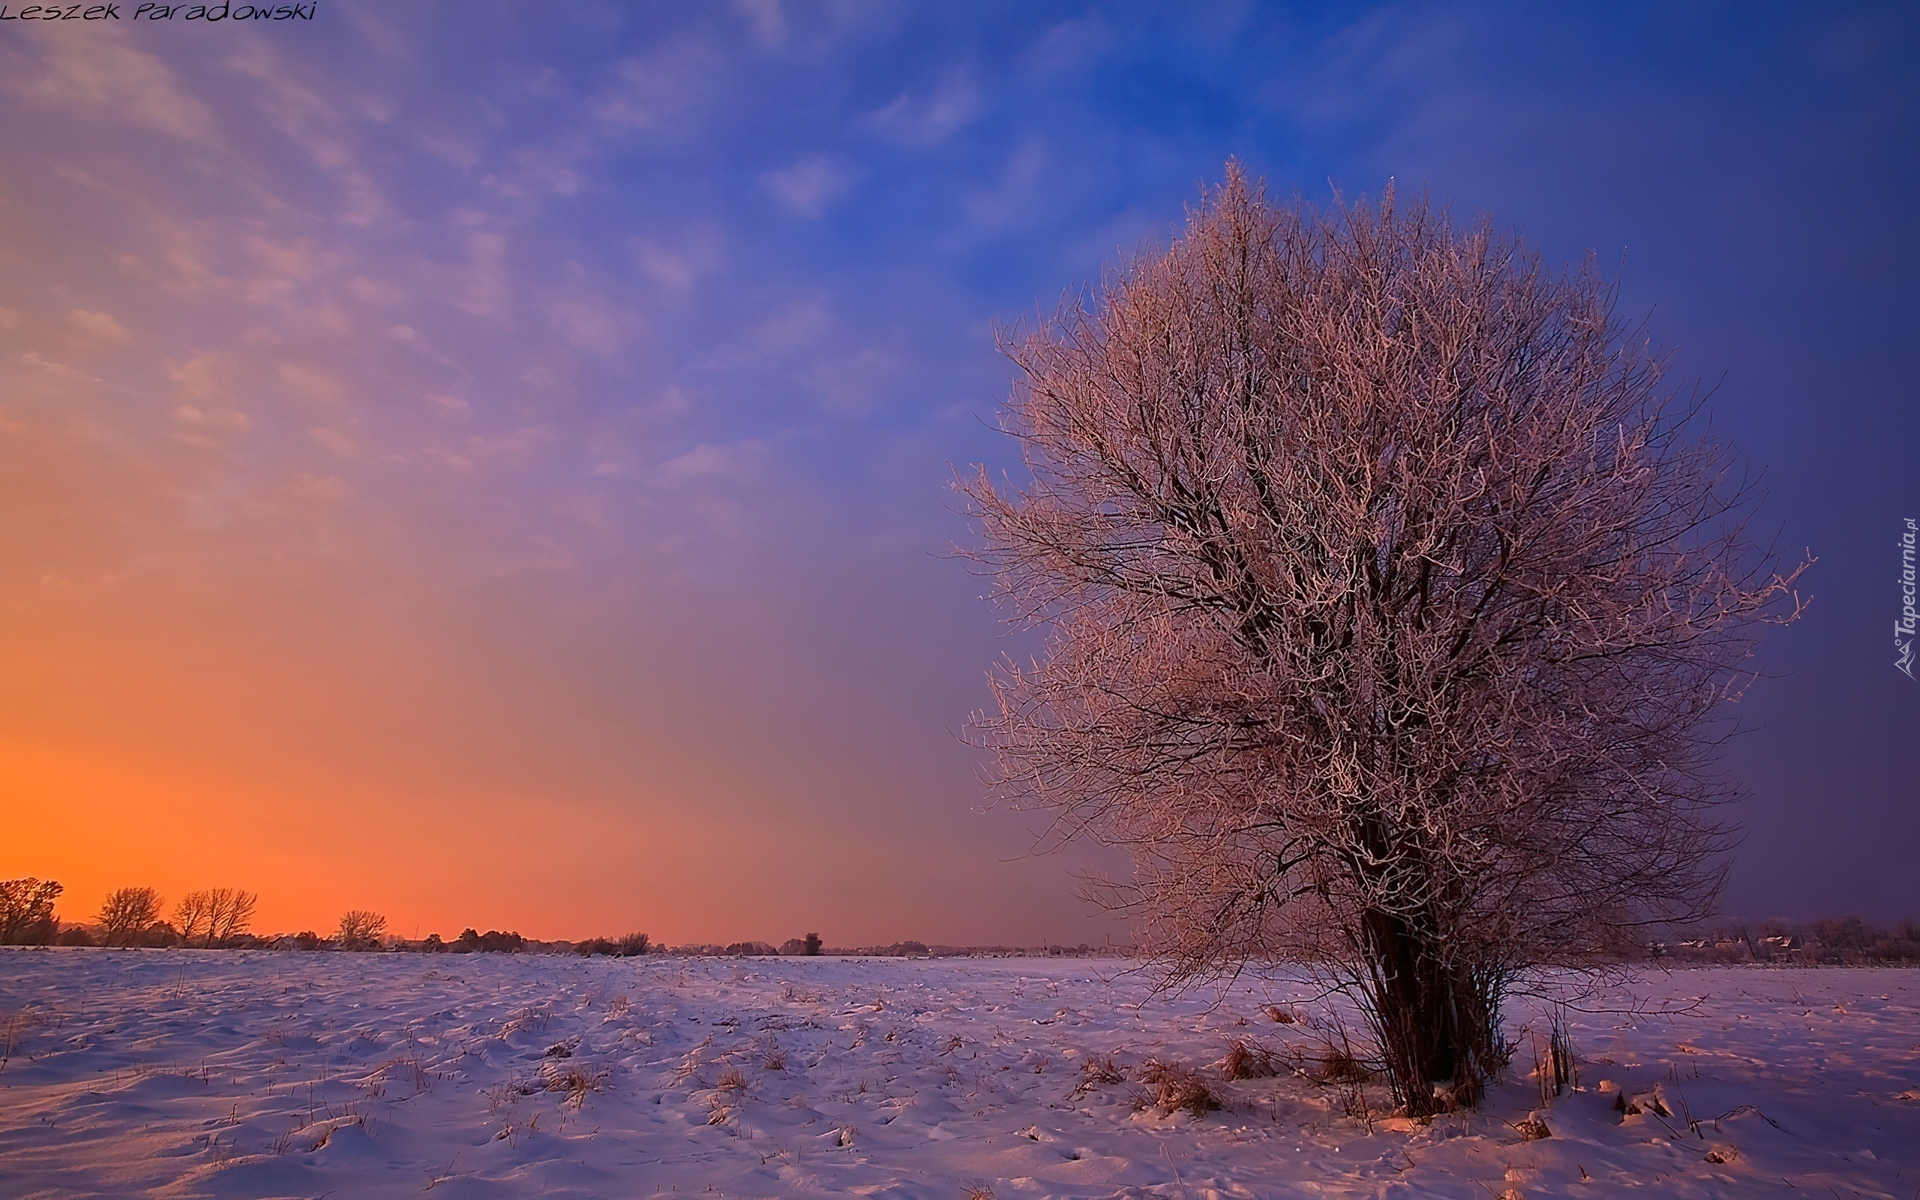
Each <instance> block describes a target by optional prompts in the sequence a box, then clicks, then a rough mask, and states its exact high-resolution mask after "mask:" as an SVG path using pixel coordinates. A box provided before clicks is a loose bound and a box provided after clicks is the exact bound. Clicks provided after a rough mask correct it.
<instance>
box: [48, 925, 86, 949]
mask: <svg viewBox="0 0 1920 1200" xmlns="http://www.w3.org/2000/svg"><path fill="white" fill-rule="evenodd" d="M54 944H55V945H56V946H91V945H93V935H92V934H91V933H88V932H87V930H86V927H85V926H83V925H69V926H67V927H66V928H65V929H62V930H61V931H60V936H59V937H57V938H55V939H54Z"/></svg>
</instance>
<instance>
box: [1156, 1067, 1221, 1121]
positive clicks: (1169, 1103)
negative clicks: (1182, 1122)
mask: <svg viewBox="0 0 1920 1200" xmlns="http://www.w3.org/2000/svg"><path fill="white" fill-rule="evenodd" d="M1140 1082H1142V1083H1144V1084H1146V1085H1148V1086H1149V1087H1151V1088H1153V1089H1154V1094H1153V1105H1154V1107H1156V1108H1158V1109H1159V1110H1160V1111H1161V1113H1163V1114H1165V1113H1172V1112H1175V1111H1178V1110H1182V1109H1184V1110H1185V1111H1187V1112H1190V1113H1192V1114H1193V1115H1194V1116H1196V1117H1204V1116H1206V1115H1207V1114H1208V1113H1210V1112H1212V1111H1213V1110H1215V1109H1217V1108H1219V1107H1220V1094H1219V1093H1218V1092H1215V1091H1214V1090H1213V1089H1212V1088H1211V1087H1209V1086H1207V1082H1206V1081H1205V1080H1204V1079H1201V1078H1200V1076H1199V1075H1198V1074H1196V1073H1195V1072H1194V1071H1192V1070H1191V1069H1189V1068H1187V1067H1183V1066H1181V1065H1180V1064H1178V1063H1167V1062H1161V1061H1160V1060H1159V1059H1149V1060H1148V1061H1147V1064H1146V1065H1145V1066H1144V1067H1142V1068H1141V1069H1140Z"/></svg>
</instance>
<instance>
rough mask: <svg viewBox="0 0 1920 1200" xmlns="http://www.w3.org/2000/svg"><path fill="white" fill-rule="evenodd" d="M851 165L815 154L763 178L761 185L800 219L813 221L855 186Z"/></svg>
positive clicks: (761, 177)
mask: <svg viewBox="0 0 1920 1200" xmlns="http://www.w3.org/2000/svg"><path fill="white" fill-rule="evenodd" d="M854 178H855V170H854V168H853V167H852V165H851V164H848V163H846V162H844V161H838V160H835V159H833V158H830V157H828V156H827V155H824V154H813V155H809V156H807V157H806V158H803V159H801V160H800V161H798V162H796V163H793V164H791V165H789V166H785V167H781V168H779V169H777V170H773V171H768V172H766V173H765V174H763V175H761V176H760V186H761V187H763V188H765V189H767V191H768V193H769V194H771V195H772V196H773V198H774V199H776V200H778V201H780V203H781V204H783V205H785V206H786V208H787V211H788V212H790V213H792V214H793V215H795V216H797V217H805V218H807V219H809V220H811V219H812V218H814V217H818V216H820V215H821V214H822V213H824V212H826V211H827V209H828V207H829V206H831V205H832V204H833V202H834V201H836V200H838V199H839V198H840V197H841V196H843V195H845V194H846V192H847V189H848V188H850V187H852V186H853V182H854Z"/></svg>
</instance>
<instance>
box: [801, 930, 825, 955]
mask: <svg viewBox="0 0 1920 1200" xmlns="http://www.w3.org/2000/svg"><path fill="white" fill-rule="evenodd" d="M820 946H821V942H820V935H819V934H817V933H810V934H808V935H807V939H806V941H804V942H802V943H801V944H800V953H802V954H818V953H820Z"/></svg>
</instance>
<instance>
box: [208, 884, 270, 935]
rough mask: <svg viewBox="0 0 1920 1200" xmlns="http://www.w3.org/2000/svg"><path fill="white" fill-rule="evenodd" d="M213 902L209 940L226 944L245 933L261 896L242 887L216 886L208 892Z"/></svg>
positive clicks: (209, 918) (209, 920) (209, 922)
mask: <svg viewBox="0 0 1920 1200" xmlns="http://www.w3.org/2000/svg"><path fill="white" fill-rule="evenodd" d="M208 895H209V897H210V903H211V911H210V915H209V917H208V919H207V941H208V942H209V943H210V944H212V945H215V946H224V945H226V944H227V943H229V942H231V941H233V940H234V939H235V938H238V937H241V936H242V935H244V934H245V933H246V932H247V930H248V929H249V928H250V927H251V926H252V924H253V910H254V906H255V905H256V904H258V903H259V900H260V898H259V897H258V896H256V895H255V894H254V893H252V892H249V891H244V890H242V889H240V888H214V889H213V890H212V891H211V892H210V893H208Z"/></svg>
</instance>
